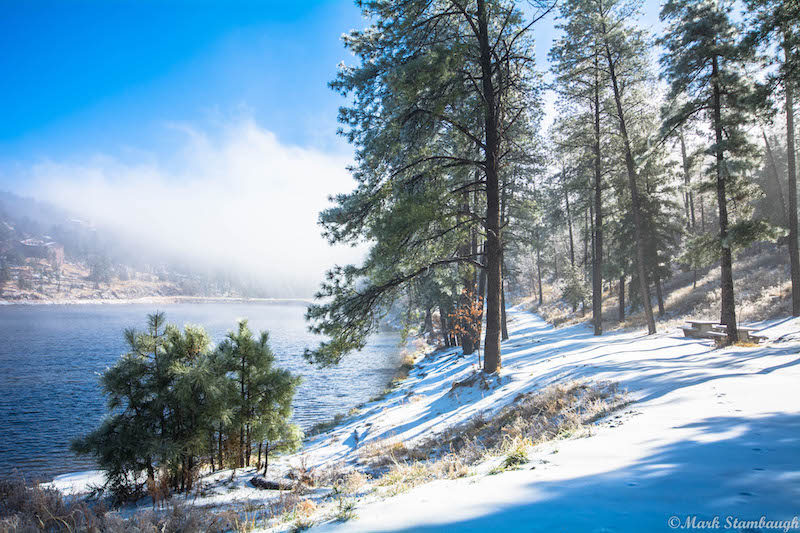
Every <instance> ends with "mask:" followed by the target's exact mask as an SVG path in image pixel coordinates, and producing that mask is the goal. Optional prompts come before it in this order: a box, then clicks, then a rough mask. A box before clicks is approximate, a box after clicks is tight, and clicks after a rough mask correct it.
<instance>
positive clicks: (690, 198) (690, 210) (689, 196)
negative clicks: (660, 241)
mask: <svg viewBox="0 0 800 533" xmlns="http://www.w3.org/2000/svg"><path fill="white" fill-rule="evenodd" d="M680 141H681V159H682V160H683V184H684V185H685V187H686V193H685V199H684V201H685V202H686V228H687V229H690V228H691V229H694V227H695V218H694V192H692V175H691V173H690V172H689V157H688V156H687V154H686V140H685V139H684V138H683V130H681V132H680Z"/></svg>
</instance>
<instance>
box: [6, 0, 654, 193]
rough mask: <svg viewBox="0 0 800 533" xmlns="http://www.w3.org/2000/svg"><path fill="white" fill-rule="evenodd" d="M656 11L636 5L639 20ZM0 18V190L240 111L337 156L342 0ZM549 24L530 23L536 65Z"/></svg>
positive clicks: (59, 2)
mask: <svg viewBox="0 0 800 533" xmlns="http://www.w3.org/2000/svg"><path fill="white" fill-rule="evenodd" d="M657 10H658V8H657V4H656V3H655V2H649V3H648V4H647V5H646V7H645V15H646V16H645V19H644V22H645V24H646V25H652V24H653V23H655V22H656V21H657ZM1 19H2V20H1V21H0V50H2V53H1V54H0V72H2V73H3V76H2V77H0V106H2V117H3V118H2V120H0V187H3V186H4V188H16V185H18V184H17V181H18V180H19V179H22V178H20V169H24V168H25V166H26V165H30V164H33V163H35V162H37V161H41V160H49V159H54V160H69V159H73V158H80V157H85V156H87V155H88V154H94V153H111V154H114V155H115V156H117V157H122V158H136V157H138V155H139V153H140V151H141V150H145V151H148V152H155V153H160V154H161V155H162V156H166V154H168V153H169V152H170V150H171V149H173V148H174V146H175V143H179V142H180V137H181V136H180V135H176V134H175V131H174V130H173V129H172V128H170V127H169V125H170V124H173V123H184V122H191V123H192V124H195V125H199V124H214V123H215V121H218V120H225V119H226V117H230V116H232V115H236V114H247V115H248V116H251V117H252V118H254V119H255V120H256V121H257V122H258V123H259V124H261V125H263V126H264V127H265V128H267V129H268V130H270V131H271V132H273V133H275V134H276V135H277V136H278V137H279V138H280V139H281V141H283V142H285V143H289V144H293V145H295V144H296V145H300V146H310V147H316V148H319V149H322V150H341V149H344V147H343V146H342V143H341V141H340V140H338V139H337V138H336V137H335V135H334V132H335V129H336V122H335V120H336V109H337V107H338V106H339V105H340V104H341V103H342V99H341V98H340V97H339V96H338V95H336V94H335V93H333V92H332V91H330V90H329V89H328V88H327V86H326V83H327V82H328V81H329V80H331V79H332V78H333V76H334V75H335V73H336V66H337V64H338V63H339V62H340V61H342V60H345V61H348V60H350V59H351V57H350V55H349V54H348V53H347V51H346V50H344V48H343V46H342V44H341V41H340V36H341V34H342V33H343V32H345V31H347V30H349V29H351V28H354V27H362V26H363V25H364V24H365V23H364V21H363V19H362V18H361V16H360V13H359V11H358V9H357V8H356V7H355V6H354V5H353V3H352V2H351V1H350V0H315V1H307V2H299V1H276V0H227V1H213V2H212V1H210V0H166V1H164V0H161V1H156V0H113V1H101V0H70V1H65V0H51V1H43V0H27V1H8V2H5V3H4V5H3V16H2V17H1ZM551 26H552V17H551V18H549V19H547V20H545V21H542V22H541V23H540V24H539V25H538V27H537V28H536V37H537V42H538V47H539V51H538V52H537V54H538V59H539V64H540V66H541V67H542V68H545V67H546V62H545V60H544V58H545V56H546V49H547V48H549V46H550V43H551V42H552V38H553V33H554V32H553V29H552V28H551Z"/></svg>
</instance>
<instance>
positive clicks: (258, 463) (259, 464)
mask: <svg viewBox="0 0 800 533" xmlns="http://www.w3.org/2000/svg"><path fill="white" fill-rule="evenodd" d="M263 446H264V441H263V440H262V441H261V442H259V443H258V459H257V460H256V471H258V470H261V448H262V447H263Z"/></svg>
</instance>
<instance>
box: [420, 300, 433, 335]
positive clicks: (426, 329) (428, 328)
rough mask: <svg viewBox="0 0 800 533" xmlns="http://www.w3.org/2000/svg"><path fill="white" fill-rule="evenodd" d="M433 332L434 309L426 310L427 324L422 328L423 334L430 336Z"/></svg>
mask: <svg viewBox="0 0 800 533" xmlns="http://www.w3.org/2000/svg"><path fill="white" fill-rule="evenodd" d="M432 332H433V309H432V308H431V307H428V308H427V309H425V323H424V324H423V326H422V333H423V334H428V335H430V334H431V333H432Z"/></svg>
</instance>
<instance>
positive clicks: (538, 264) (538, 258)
mask: <svg viewBox="0 0 800 533" xmlns="http://www.w3.org/2000/svg"><path fill="white" fill-rule="evenodd" d="M536 281H537V282H538V284H539V305H540V306H541V305H542V301H543V300H542V298H543V294H542V259H541V254H540V253H539V248H536Z"/></svg>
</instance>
